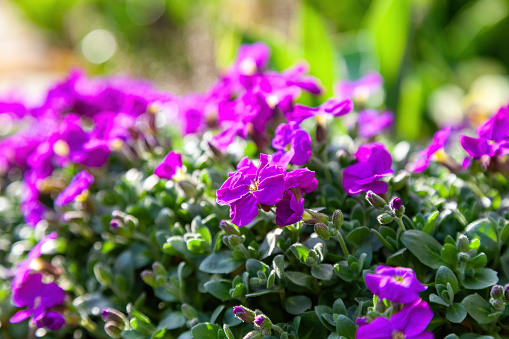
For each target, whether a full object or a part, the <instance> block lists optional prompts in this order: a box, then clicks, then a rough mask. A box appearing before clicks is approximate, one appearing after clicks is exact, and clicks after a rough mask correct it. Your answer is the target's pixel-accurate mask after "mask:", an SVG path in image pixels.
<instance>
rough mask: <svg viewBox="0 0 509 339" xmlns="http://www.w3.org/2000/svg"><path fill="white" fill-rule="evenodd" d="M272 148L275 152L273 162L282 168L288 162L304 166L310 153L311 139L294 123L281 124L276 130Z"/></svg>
mask: <svg viewBox="0 0 509 339" xmlns="http://www.w3.org/2000/svg"><path fill="white" fill-rule="evenodd" d="M272 147H274V148H275V149H276V150H277V152H276V153H275V154H274V155H273V161H274V162H275V163H276V164H278V165H280V166H281V167H283V168H286V166H287V165H288V163H290V162H291V163H292V164H295V165H303V164H305V163H306V162H307V161H308V159H309V157H310V156H311V152H312V149H311V137H310V136H309V134H308V132H306V131H305V130H303V129H302V128H300V126H299V125H298V124H296V123H295V122H291V123H289V124H281V125H279V126H278V127H277V128H276V132H275V136H274V139H272Z"/></svg>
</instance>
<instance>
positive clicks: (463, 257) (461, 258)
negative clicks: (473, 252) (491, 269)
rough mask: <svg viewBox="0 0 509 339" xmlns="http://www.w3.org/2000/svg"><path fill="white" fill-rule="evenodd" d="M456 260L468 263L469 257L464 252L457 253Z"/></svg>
mask: <svg viewBox="0 0 509 339" xmlns="http://www.w3.org/2000/svg"><path fill="white" fill-rule="evenodd" d="M458 260H459V261H461V262H469V261H470V255H469V254H468V253H465V252H460V253H458Z"/></svg>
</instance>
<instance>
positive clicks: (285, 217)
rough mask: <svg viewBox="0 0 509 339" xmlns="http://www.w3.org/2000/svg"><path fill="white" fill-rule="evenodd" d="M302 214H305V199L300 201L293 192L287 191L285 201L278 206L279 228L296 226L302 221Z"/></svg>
mask: <svg viewBox="0 0 509 339" xmlns="http://www.w3.org/2000/svg"><path fill="white" fill-rule="evenodd" d="M302 214H304V198H300V199H298V198H297V197H296V196H295V194H294V193H293V192H292V191H291V190H288V191H286V192H285V193H284V194H283V199H281V201H279V202H278V203H277V204H276V223H277V224H278V226H287V225H291V224H295V223H296V222H298V221H300V220H302Z"/></svg>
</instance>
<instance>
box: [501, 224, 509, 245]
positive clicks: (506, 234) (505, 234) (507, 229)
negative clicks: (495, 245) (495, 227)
mask: <svg viewBox="0 0 509 339" xmlns="http://www.w3.org/2000/svg"><path fill="white" fill-rule="evenodd" d="M507 239H509V223H507V224H505V226H504V227H503V228H502V230H501V231H500V240H501V241H502V243H505V242H506V241H507Z"/></svg>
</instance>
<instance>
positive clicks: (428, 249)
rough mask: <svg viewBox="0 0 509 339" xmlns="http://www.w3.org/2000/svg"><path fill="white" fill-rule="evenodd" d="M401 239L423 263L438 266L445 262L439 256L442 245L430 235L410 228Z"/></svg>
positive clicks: (433, 266)
mask: <svg viewBox="0 0 509 339" xmlns="http://www.w3.org/2000/svg"><path fill="white" fill-rule="evenodd" d="M401 241H402V242H403V244H404V245H405V246H406V247H407V248H408V249H409V250H410V252H412V254H413V255H415V256H416V257H417V259H419V261H420V262H422V263H423V264H424V265H426V266H429V267H431V268H439V267H440V266H443V265H444V264H445V263H444V261H443V260H442V257H441V256H440V253H441V252H442V245H440V243H439V242H438V241H437V240H436V239H435V238H433V237H432V236H431V235H429V234H426V233H424V232H422V231H418V230H410V231H406V232H405V233H403V235H402V236H401Z"/></svg>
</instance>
